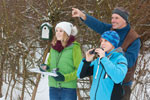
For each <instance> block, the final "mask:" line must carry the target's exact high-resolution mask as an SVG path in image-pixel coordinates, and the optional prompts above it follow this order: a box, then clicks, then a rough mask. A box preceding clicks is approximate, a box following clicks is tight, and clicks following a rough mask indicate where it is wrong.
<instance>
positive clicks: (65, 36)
mask: <svg viewBox="0 0 150 100" xmlns="http://www.w3.org/2000/svg"><path fill="white" fill-rule="evenodd" d="M68 40H69V36H68V35H67V33H66V32H64V34H63V39H62V40H61V44H62V46H63V47H66V45H67V42H68ZM56 42H57V38H56V34H55V36H54V38H53V40H52V45H56Z"/></svg>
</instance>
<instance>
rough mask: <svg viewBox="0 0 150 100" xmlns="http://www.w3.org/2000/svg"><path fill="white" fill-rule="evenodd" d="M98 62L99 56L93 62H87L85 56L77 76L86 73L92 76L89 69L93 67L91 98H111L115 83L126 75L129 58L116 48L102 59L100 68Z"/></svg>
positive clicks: (103, 99) (98, 99) (106, 99)
mask: <svg viewBox="0 0 150 100" xmlns="http://www.w3.org/2000/svg"><path fill="white" fill-rule="evenodd" d="M86 63H89V66H85V64H86ZM98 63H99V58H97V59H95V60H94V61H92V62H86V60H85V58H83V59H82V61H81V63H80V65H79V68H78V71H77V76H78V78H83V76H81V74H82V75H83V74H84V75H85V76H84V77H86V76H90V75H89V73H90V71H88V70H87V69H91V68H92V69H93V71H92V73H91V75H93V82H92V87H91V90H90V100H110V98H111V93H112V90H113V86H114V83H120V82H122V81H123V79H124V78H125V76H126V73H127V60H126V58H125V57H124V56H123V53H121V52H116V51H115V49H114V50H112V51H111V52H110V53H108V54H106V56H105V57H103V58H102V59H101V60H100V64H99V68H98ZM83 67H84V68H83ZM85 70H87V71H85ZM83 72H84V73H83ZM96 73H97V76H96ZM86 74H87V75H86Z"/></svg>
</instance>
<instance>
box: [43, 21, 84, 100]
mask: <svg viewBox="0 0 150 100" xmlns="http://www.w3.org/2000/svg"><path fill="white" fill-rule="evenodd" d="M76 34H77V28H76V27H75V26H73V25H72V24H71V23H70V22H60V23H58V24H57V25H56V27H55V36H54V38H53V41H52V48H51V50H50V55H49V57H48V64H47V65H48V66H50V68H46V67H45V68H44V67H42V68H41V69H43V70H46V69H48V71H52V70H53V69H54V68H58V71H57V75H58V76H57V77H49V87H50V89H49V92H50V95H49V96H50V100H77V94H76V88H77V76H76V73H77V69H78V66H79V64H80V61H81V59H82V54H81V48H80V44H79V43H78V42H76V41H75V37H74V36H75V35H76ZM48 66H47V67H48Z"/></svg>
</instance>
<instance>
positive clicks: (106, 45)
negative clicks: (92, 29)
mask: <svg viewBox="0 0 150 100" xmlns="http://www.w3.org/2000/svg"><path fill="white" fill-rule="evenodd" d="M100 42H101V48H103V49H104V51H105V52H107V53H109V52H110V51H112V50H113V49H114V46H113V45H112V44H111V43H110V42H109V41H107V40H105V39H103V38H101V39H100Z"/></svg>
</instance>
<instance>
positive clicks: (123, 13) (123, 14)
mask: <svg viewBox="0 0 150 100" xmlns="http://www.w3.org/2000/svg"><path fill="white" fill-rule="evenodd" d="M112 14H118V15H120V16H121V17H122V18H123V19H124V20H125V21H126V22H127V23H128V17H129V13H128V12H127V11H125V10H122V8H119V7H118V8H115V9H114V10H113V11H112Z"/></svg>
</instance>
